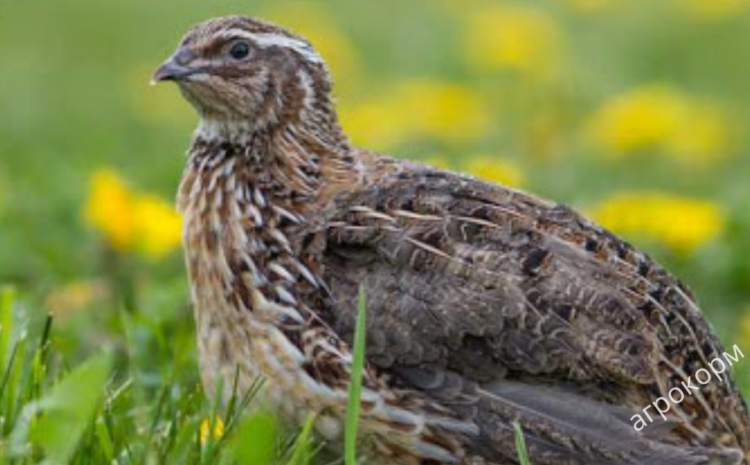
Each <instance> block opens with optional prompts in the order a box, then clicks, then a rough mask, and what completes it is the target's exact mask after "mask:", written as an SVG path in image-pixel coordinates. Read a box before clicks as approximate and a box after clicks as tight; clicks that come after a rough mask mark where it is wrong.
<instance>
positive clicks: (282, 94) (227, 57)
mask: <svg viewBox="0 0 750 465" xmlns="http://www.w3.org/2000/svg"><path fill="white" fill-rule="evenodd" d="M153 81H154V82H155V83H156V82H162V81H173V82H175V83H177V84H178V85H179V87H180V90H181V91H182V93H183V95H184V96H185V98H186V99H187V100H188V101H189V102H190V103H191V104H192V105H193V106H194V107H195V108H196V110H197V111H198V113H199V114H200V116H201V118H202V120H203V126H204V128H211V129H210V130H213V131H219V132H224V131H229V132H237V131H242V132H245V133H246V132H247V131H257V130H263V129H268V128H269V127H271V126H274V125H279V124H281V123H284V122H288V121H294V120H295V119H301V118H303V117H304V113H305V112H306V111H308V112H309V111H317V112H331V113H333V111H334V110H333V107H332V104H331V102H330V91H331V81H330V77H329V72H328V69H327V67H326V65H325V63H324V62H323V59H322V58H321V56H320V55H319V54H318V53H317V52H316V51H315V50H314V49H313V47H312V46H311V45H310V43H309V42H307V41H306V40H305V39H303V38H301V37H299V36H297V35H295V34H292V33H291V32H289V31H286V30H284V29H282V28H280V27H277V26H275V25H272V24H269V23H265V22H262V21H258V20H256V19H252V18H247V17H240V16H232V17H224V18H217V19H212V20H209V21H206V22H204V23H201V24H199V25H198V26H196V27H195V28H193V29H192V30H190V31H189V32H188V33H187V34H186V35H185V37H184V38H183V39H182V41H181V42H180V44H179V46H178V47H177V50H176V51H175V52H174V54H173V55H172V56H171V57H170V58H169V59H168V60H167V61H166V62H164V63H163V64H162V65H161V67H160V68H159V69H158V70H157V71H156V73H155V74H154V77H153ZM333 118H334V119H335V115H333Z"/></svg>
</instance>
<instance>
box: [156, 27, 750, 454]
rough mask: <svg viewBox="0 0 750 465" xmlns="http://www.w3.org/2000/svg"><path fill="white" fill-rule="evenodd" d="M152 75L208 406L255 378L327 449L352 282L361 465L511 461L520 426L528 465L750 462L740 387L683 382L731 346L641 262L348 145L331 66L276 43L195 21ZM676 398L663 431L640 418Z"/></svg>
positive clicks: (303, 49) (576, 219)
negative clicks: (361, 362) (310, 417)
mask: <svg viewBox="0 0 750 465" xmlns="http://www.w3.org/2000/svg"><path fill="white" fill-rule="evenodd" d="M154 80H155V81H173V82H175V83H176V84H177V85H178V87H179V89H180V91H181V92H182V94H183V95H184V97H185V98H186V99H187V100H188V101H189V102H190V103H191V104H192V106H193V107H194V108H195V109H196V111H197V112H198V114H199V116H200V124H199V126H198V128H197V130H196V132H195V135H194V139H193V142H192V146H191V148H190V151H189V160H188V162H187V167H186V169H185V171H184V174H183V178H182V181H181V185H180V188H179V193H178V206H179V209H180V210H181V212H182V214H183V220H184V248H185V255H186V262H187V268H188V274H189V280H190V285H191V293H192V301H193V304H194V313H195V320H196V327H197V343H198V349H199V355H200V364H201V374H202V380H203V383H204V385H205V387H206V390H207V391H208V392H209V393H210V394H211V395H213V396H225V395H227V392H226V390H227V387H230V386H232V385H234V384H235V383H236V385H237V386H238V387H239V388H240V389H249V388H250V386H251V385H253V383H254V381H255V380H256V379H257V378H259V377H261V378H263V379H264V380H265V382H264V384H263V387H262V388H261V390H260V392H259V393H258V396H259V397H260V400H259V402H260V403H261V404H262V405H263V406H264V407H266V408H269V409H271V410H273V411H274V412H276V413H278V415H279V417H281V418H283V419H284V420H285V421H286V422H288V423H290V424H292V425H294V424H296V423H298V422H300V421H301V420H300V419H304V418H305V416H306V415H307V414H308V413H313V414H315V418H316V429H317V431H318V433H319V434H320V436H321V437H322V438H324V439H325V440H327V442H328V443H329V444H330V446H331V447H333V448H335V447H339V446H340V444H341V436H342V431H343V426H344V418H345V414H346V406H347V390H348V386H349V382H350V378H351V371H352V363H353V362H352V352H351V349H350V343H351V340H352V338H353V332H354V327H355V322H356V313H357V312H356V307H357V295H358V291H359V289H363V290H364V293H365V295H366V296H367V325H366V340H367V349H366V367H365V372H364V375H363V386H364V387H363V393H362V398H361V412H362V413H361V425H360V437H359V443H358V444H359V450H360V455H361V456H362V457H363V458H364V460H365V461H366V462H367V463H374V464H404V465H406V464H409V465H416V464H425V465H427V464H466V465H469V464H477V465H478V464H485V465H489V464H513V463H517V460H518V459H517V455H516V448H515V445H514V425H515V424H517V425H520V428H521V430H522V431H523V434H524V436H525V438H526V442H527V446H528V452H529V457H530V459H531V462H532V463H534V464H536V465H544V464H555V465H559V464H597V465H601V464H613V465H614V464H618V465H620V464H659V465H662V464H709V463H718V464H750V459H749V458H748V454H749V453H750V419H749V417H748V411H747V408H746V406H745V403H744V401H743V400H742V397H741V395H740V393H739V391H738V389H737V387H736V384H735V383H734V382H733V381H732V380H731V377H730V376H729V374H728V372H727V373H726V374H723V375H720V376H719V375H716V379H712V380H711V381H710V382H708V383H706V384H705V385H704V384H697V383H696V381H695V378H694V376H695V373H696V372H700V371H701V370H703V371H705V372H706V373H708V374H709V375H711V373H715V372H714V371H706V370H709V369H710V368H711V366H710V364H711V362H712V361H713V360H715V359H717V358H720V357H722V354H724V352H725V349H724V347H723V346H722V345H721V343H720V342H719V341H718V339H717V337H716V335H715V334H714V333H713V331H712V329H711V328H710V326H709V324H708V323H707V322H706V319H705V318H704V316H703V315H702V314H701V311H700V309H699V308H698V306H697V304H696V300H695V298H694V296H693V295H692V294H691V292H690V291H689V290H688V289H687V288H686V286H684V285H683V284H681V283H680V282H679V281H678V280H677V279H676V278H674V277H673V276H671V275H670V274H669V273H668V272H667V271H665V270H664V269H663V268H662V267H661V266H660V265H658V264H657V263H655V262H654V261H653V260H652V259H650V258H649V257H648V256H647V255H645V254H644V253H642V252H639V251H638V250H636V249H634V248H633V247H631V246H630V245H629V244H627V243H626V242H625V241H623V240H621V239H619V238H618V237H616V236H614V235H613V234H611V233H610V232H608V231H606V230H605V229H603V228H601V227H600V226H598V225H596V224H595V223H593V222H591V221H589V220H587V219H586V218H584V217H583V216H581V215H579V214H578V213H576V212H574V211H573V210H571V209H570V208H567V207H565V206H563V205H560V204H558V203H555V202H551V201H547V200H543V199H540V198H537V197H535V196H532V195H530V194H527V193H524V192H521V191H518V190H514V189H510V188H507V187H503V186H499V185H493V184H489V183H486V182H483V181H480V180H478V179H475V178H472V177H468V176H464V175H460V174H457V173H452V172H449V171H443V170H438V169H435V168H431V167H428V166H424V165H420V164H417V163H412V162H409V161H403V160H397V159H394V158H389V157H387V156H383V155H380V154H377V153H374V152H372V151H368V150H365V149H360V148H357V147H354V146H353V145H352V144H351V143H350V141H349V140H348V138H347V136H346V134H345V133H344V132H343V130H342V128H341V126H340V124H339V121H338V118H337V113H336V108H335V106H334V102H333V100H332V98H331V90H332V83H331V78H330V75H329V72H328V69H327V67H326V64H325V62H324V60H323V58H322V57H321V56H320V55H319V54H318V53H317V52H316V50H315V49H314V48H313V46H312V45H311V44H310V43H309V42H308V41H306V40H305V39H304V38H302V37H300V36H298V35H295V34H294V33H292V32H289V31H287V30H285V29H283V28H281V27H278V26H275V25H272V24H269V23H266V22H263V21H260V20H257V19H254V18H249V17H239V16H232V17H223V18H217V19H212V20H209V21H206V22H204V23H202V24H199V25H198V26H196V27H195V28H193V29H192V30H190V31H189V32H188V33H187V35H185V37H184V38H183V39H182V41H181V42H180V44H179V46H178V48H177V50H176V51H175V52H174V54H173V55H172V56H171V57H170V58H169V59H168V60H167V61H166V62H165V63H164V64H163V65H162V66H161V67H160V68H159V69H158V70H157V72H156V74H155V75H154ZM735 355H737V353H736V352H735ZM220 381H221V382H220ZM690 383H692V384H690ZM216 386H224V389H223V391H222V392H214V391H216ZM675 389H678V390H680V392H681V393H682V394H683V396H682V397H683V399H682V400H681V401H680V402H679V403H678V402H672V403H671V405H670V408H669V410H668V411H667V412H666V414H665V416H664V418H665V420H663V419H662V418H661V416H660V414H659V413H657V411H656V408H652V409H651V410H648V408H647V407H649V406H651V405H652V404H653V403H654V401H655V400H656V399H669V398H670V397H669V396H670V394H671V395H672V398H675V397H677V391H675ZM662 410H664V408H662ZM646 415H650V416H649V420H652V421H649V422H648V423H647V424H646V420H645V417H646ZM638 418H641V419H642V420H643V423H644V424H643V425H641V427H640V428H638V425H637V424H635V425H634V422H636V421H638Z"/></svg>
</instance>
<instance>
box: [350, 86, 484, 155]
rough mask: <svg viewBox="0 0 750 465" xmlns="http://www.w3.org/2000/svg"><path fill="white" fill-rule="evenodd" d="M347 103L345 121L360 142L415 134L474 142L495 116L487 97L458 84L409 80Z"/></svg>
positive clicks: (384, 142)
mask: <svg viewBox="0 0 750 465" xmlns="http://www.w3.org/2000/svg"><path fill="white" fill-rule="evenodd" d="M381 95H387V96H388V97H382V96H379V97H377V98H372V99H370V100H367V101H364V102H360V103H359V104H357V105H354V106H352V107H345V108H344V109H343V112H342V120H343V123H344V126H345V128H346V129H347V131H348V132H349V134H350V135H351V136H352V138H353V140H354V141H355V142H356V143H358V144H363V145H368V146H375V147H381V148H385V147H392V146H394V145H396V144H398V143H401V142H403V141H405V140H408V139H411V138H433V139H438V140H449V141H455V142H469V141H471V140H475V139H477V138H479V137H481V136H482V135H484V134H486V133H487V131H488V130H489V129H490V127H491V120H492V119H491V117H490V114H489V112H488V110H487V109H486V107H485V105H484V102H483V101H482V98H481V96H480V95H478V94H477V93H475V92H473V91H472V90H471V89H469V88H465V87H462V86H460V85H458V84H453V83H447V82H440V81H431V80H426V79H422V80H409V81H405V82H401V83H398V84H396V85H395V86H393V88H392V89H389V90H387V91H384V92H383V93H382V94H381Z"/></svg>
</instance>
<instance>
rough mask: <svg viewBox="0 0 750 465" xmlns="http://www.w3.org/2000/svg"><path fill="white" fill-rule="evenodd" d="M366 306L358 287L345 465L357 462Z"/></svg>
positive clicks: (345, 441)
mask: <svg viewBox="0 0 750 465" xmlns="http://www.w3.org/2000/svg"><path fill="white" fill-rule="evenodd" d="M366 308H367V304H366V302H365V290H364V288H360V290H359V299H358V302H357V327H356V330H355V332H354V347H353V354H352V357H353V362H352V373H351V381H350V383H349V407H348V409H347V415H346V430H345V435H344V463H345V464H346V465H356V464H357V430H358V428H359V408H360V397H361V394H362V376H363V372H364V367H365V334H366V328H367V322H366V320H367V311H366Z"/></svg>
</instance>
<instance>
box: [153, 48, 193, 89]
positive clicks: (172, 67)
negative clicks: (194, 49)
mask: <svg viewBox="0 0 750 465" xmlns="http://www.w3.org/2000/svg"><path fill="white" fill-rule="evenodd" d="M193 58H194V56H193V54H192V53H190V52H189V51H187V50H178V51H177V52H176V53H175V54H174V55H172V56H171V57H169V59H168V60H167V61H165V62H164V63H162V65H161V66H159V69H157V70H156V72H155V73H154V76H153V78H151V84H152V85H155V84H158V83H160V82H164V81H183V80H185V79H186V78H187V77H188V76H191V75H193V74H196V73H198V72H200V71H201V70H200V69H198V68H196V67H195V66H190V62H191V61H192V60H193Z"/></svg>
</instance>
